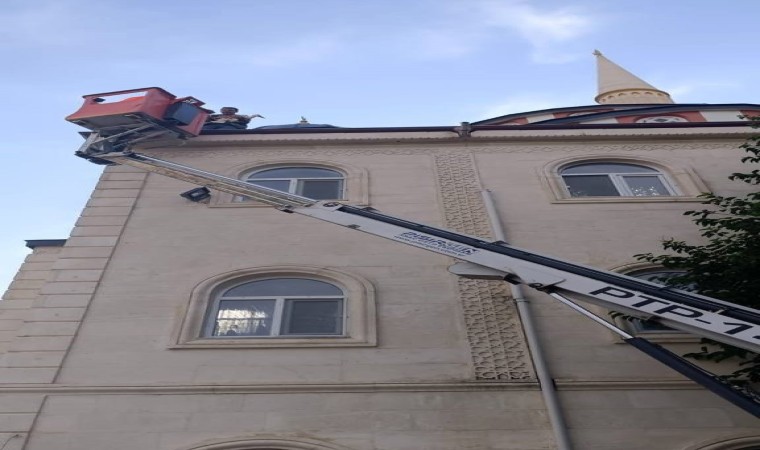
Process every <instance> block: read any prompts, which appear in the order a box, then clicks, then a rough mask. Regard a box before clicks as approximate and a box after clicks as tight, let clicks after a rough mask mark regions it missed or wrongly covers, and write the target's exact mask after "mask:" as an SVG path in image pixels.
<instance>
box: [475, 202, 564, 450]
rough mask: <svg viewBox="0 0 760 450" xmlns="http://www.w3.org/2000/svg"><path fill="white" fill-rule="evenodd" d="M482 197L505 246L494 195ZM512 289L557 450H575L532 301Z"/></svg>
mask: <svg viewBox="0 0 760 450" xmlns="http://www.w3.org/2000/svg"><path fill="white" fill-rule="evenodd" d="M481 195H482V196H483V202H484V203H485V206H486V213H487V214H488V219H489V221H490V222H491V229H493V233H494V237H496V239H497V240H500V241H505V242H506V240H507V239H506V235H505V234H504V227H503V226H502V224H501V220H499V216H498V214H497V213H496V205H495V204H494V201H493V196H492V194H491V191H489V190H488V189H485V190H483V191H481ZM509 287H510V290H511V293H512V298H513V299H514V300H515V304H516V305H517V313H518V314H519V316H520V320H521V321H522V325H523V330H524V331H525V338H526V339H527V341H528V348H529V349H530V354H531V358H532V359H533V366H534V367H535V369H536V376H537V377H538V383H539V385H540V387H541V395H542V396H543V398H544V403H545V404H546V411H547V413H548V415H549V422H550V423H551V427H552V432H553V433H554V439H555V441H556V442H557V450H572V448H573V447H572V445H571V444H570V436H569V434H568V432H567V424H566V423H565V418H564V416H563V415H562V409H561V408H560V406H559V398H558V396H557V390H556V387H555V385H554V380H553V379H552V376H551V373H549V368H548V367H547V366H546V359H545V358H544V353H543V351H542V350H541V345H540V343H539V341H538V335H537V334H536V327H535V323H534V322H533V315H532V313H531V311H530V301H529V300H528V299H526V298H525V295H524V294H523V289H522V286H521V285H518V284H511V283H510V284H509Z"/></svg>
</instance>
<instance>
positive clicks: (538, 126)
mask: <svg viewBox="0 0 760 450" xmlns="http://www.w3.org/2000/svg"><path fill="white" fill-rule="evenodd" d="M751 125H752V122H750V121H749V120H737V121H736V122H675V123H595V124H594V123H587V124H569V125H568V124H564V123H547V124H544V123H533V124H529V125H473V126H472V129H471V131H485V130H573V129H576V130H593V129H600V130H611V129H624V128H718V127H742V126H745V127H748V126H751Z"/></svg>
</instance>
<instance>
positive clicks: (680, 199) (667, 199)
mask: <svg viewBox="0 0 760 450" xmlns="http://www.w3.org/2000/svg"><path fill="white" fill-rule="evenodd" d="M701 202H704V199H703V198H699V197H686V196H675V195H674V196H662V197H577V198H563V199H558V200H552V201H551V203H553V204H566V205H567V204H573V203H701Z"/></svg>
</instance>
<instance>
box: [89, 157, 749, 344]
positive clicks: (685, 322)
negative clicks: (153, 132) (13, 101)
mask: <svg viewBox="0 0 760 450" xmlns="http://www.w3.org/2000/svg"><path fill="white" fill-rule="evenodd" d="M97 156H98V158H101V159H105V160H108V161H112V162H115V163H118V164H125V165H130V166H134V167H139V168H141V169H145V170H147V171H149V172H154V173H158V174H161V175H165V176H168V177H171V178H176V179H179V180H183V181H187V182H190V183H195V184H198V185H202V186H206V187H208V188H212V189H216V190H219V191H222V192H227V193H231V194H234V195H242V196H245V197H248V198H250V199H252V200H255V201H259V202H262V203H266V204H268V205H272V206H276V207H278V208H280V209H282V210H283V211H286V212H289V213H296V214H300V215H305V216H309V217H314V218H316V219H320V220H324V221H326V222H331V223H334V224H337V225H342V226H344V227H347V228H351V229H354V230H359V231H363V232H366V233H369V234H373V235H375V236H380V237H383V238H387V239H390V240H393V241H396V242H400V243H403V244H407V245H412V246H414V247H419V248H422V249H425V250H429V251H432V252H435V253H439V254H442V255H446V256H452V257H455V258H457V259H460V260H463V261H468V262H470V263H473V264H477V265H479V266H483V267H487V268H489V269H492V270H494V271H497V272H498V273H503V274H504V277H503V278H505V279H506V280H507V281H510V282H514V283H522V284H526V285H528V286H530V287H533V288H536V289H538V290H542V291H546V292H549V293H554V292H556V293H559V294H566V295H568V296H570V297H572V298H576V299H579V300H585V301H587V302H590V303H594V304H597V305H601V306H604V307H605V308H608V309H611V310H615V311H620V312H623V313H626V314H630V315H632V316H635V317H640V318H642V319H655V320H657V321H658V322H660V323H662V324H664V325H667V326H669V327H672V328H676V329H679V330H683V331H687V332H690V333H693V334H696V335H699V336H703V337H708V338H710V339H714V340H716V341H720V342H724V343H726V344H731V345H735V346H737V347H742V348H745V349H747V350H750V351H753V352H758V353H760V312H758V311H756V310H753V309H750V308H745V307H742V306H738V305H734V304H730V303H727V302H723V301H720V300H716V299H712V298H709V297H704V296H701V295H697V294H694V293H690V292H684V291H680V290H675V289H670V288H667V287H663V286H660V285H657V284H654V283H649V282H647V281H643V280H639V279H636V278H631V277H627V276H624V275H620V274H616V273H612V272H607V271H604V270H599V269H594V268H591V267H587V266H583V265H580V264H575V263H571V262H567V261H563V260H561V259H557V258H552V257H549V256H544V255H540V254H537V253H534V252H531V251H527V250H523V249H518V248H516V247H512V246H510V245H507V244H505V243H502V242H488V241H484V240H481V239H479V238H477V237H471V236H466V235H462V234H460V233H455V232H452V231H448V230H444V229H441V228H435V227H431V226H427V225H423V224H419V223H415V222H410V221H407V220H403V219H400V218H397V217H393V216H390V215H387V214H382V213H380V212H378V211H375V210H373V209H370V208H358V207H354V206H350V205H344V204H341V203H338V202H332V201H317V200H313V199H309V198H306V197H301V196H298V195H294V194H289V193H285V192H281V191H277V190H274V189H270V188H266V187H263V186H257V185H254V184H251V183H247V182H245V181H241V180H236V179H234V178H228V177H224V176H221V175H217V174H213V173H209V172H205V171H202V170H198V169H195V168H192V167H188V166H184V165H181V164H177V163H174V162H169V161H165V160H162V159H159V158H155V157H151V156H147V155H141V154H138V153H111V154H102V155H97Z"/></svg>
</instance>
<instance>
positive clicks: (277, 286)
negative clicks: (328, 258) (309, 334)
mask: <svg viewBox="0 0 760 450" xmlns="http://www.w3.org/2000/svg"><path fill="white" fill-rule="evenodd" d="M302 295H341V296H342V295H343V291H341V290H340V289H338V288H337V287H336V286H334V285H332V284H330V283H325V282H324V281H318V280H309V279H306V278H272V279H269V280H257V281H251V282H249V283H245V284H241V285H239V286H235V287H234V288H232V289H230V290H228V291H227V292H225V293H224V297H247V296H256V297H262V296H263V297H268V296H302Z"/></svg>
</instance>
